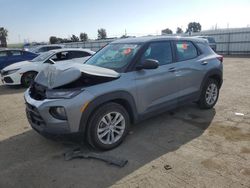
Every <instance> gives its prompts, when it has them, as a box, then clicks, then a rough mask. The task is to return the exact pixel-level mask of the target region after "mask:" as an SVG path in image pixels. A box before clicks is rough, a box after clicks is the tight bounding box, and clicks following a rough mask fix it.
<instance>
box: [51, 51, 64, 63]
mask: <svg viewBox="0 0 250 188" xmlns="http://www.w3.org/2000/svg"><path fill="white" fill-rule="evenodd" d="M68 54H69V52H59V53H57V54H55V55H53V56H52V57H51V58H50V59H52V60H53V61H63V60H67V59H69V58H68Z"/></svg>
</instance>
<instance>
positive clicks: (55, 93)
mask: <svg viewBox="0 0 250 188" xmlns="http://www.w3.org/2000/svg"><path fill="white" fill-rule="evenodd" d="M82 91H83V89H75V90H63V89H58V90H56V89H55V90H47V91H46V97H47V99H70V98H72V97H75V96H76V95H78V94H79V93H81V92H82Z"/></svg>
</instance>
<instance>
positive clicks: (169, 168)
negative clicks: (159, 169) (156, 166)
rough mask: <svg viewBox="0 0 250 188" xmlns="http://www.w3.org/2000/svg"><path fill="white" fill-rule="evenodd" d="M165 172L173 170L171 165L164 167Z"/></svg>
mask: <svg viewBox="0 0 250 188" xmlns="http://www.w3.org/2000/svg"><path fill="white" fill-rule="evenodd" d="M164 168H165V170H171V169H172V167H171V166H170V165H164Z"/></svg>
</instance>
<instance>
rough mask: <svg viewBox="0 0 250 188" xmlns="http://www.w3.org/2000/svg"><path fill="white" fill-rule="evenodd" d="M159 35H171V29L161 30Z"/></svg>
mask: <svg viewBox="0 0 250 188" xmlns="http://www.w3.org/2000/svg"><path fill="white" fill-rule="evenodd" d="M161 34H162V35H166V34H173V31H172V30H171V29H169V28H167V29H163V30H162V31H161Z"/></svg>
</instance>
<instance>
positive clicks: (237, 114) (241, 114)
mask: <svg viewBox="0 0 250 188" xmlns="http://www.w3.org/2000/svg"><path fill="white" fill-rule="evenodd" d="M234 114H235V115H236V116H244V115H245V114H243V113H239V112H235V113H234Z"/></svg>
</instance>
